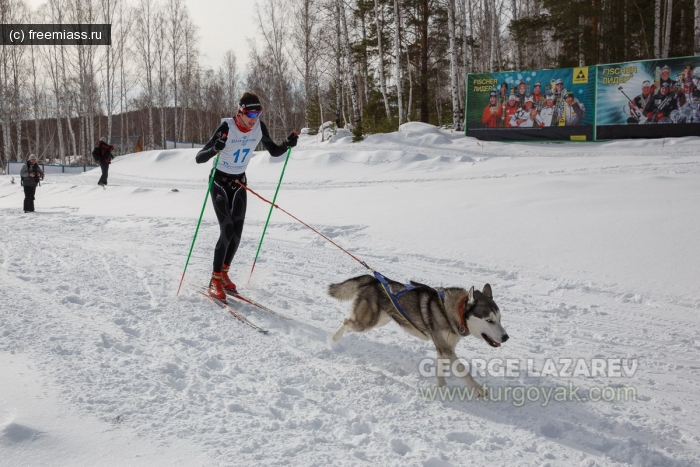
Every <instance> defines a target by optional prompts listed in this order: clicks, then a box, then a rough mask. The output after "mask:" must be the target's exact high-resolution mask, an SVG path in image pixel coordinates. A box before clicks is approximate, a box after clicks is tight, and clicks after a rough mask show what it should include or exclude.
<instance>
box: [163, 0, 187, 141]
mask: <svg viewBox="0 0 700 467" xmlns="http://www.w3.org/2000/svg"><path fill="white" fill-rule="evenodd" d="M188 17H189V14H188V11H187V6H186V5H185V4H184V3H183V0H168V3H167V8H166V21H167V24H168V27H167V36H168V49H169V52H170V71H171V72H172V87H173V108H174V109H173V110H174V115H173V119H174V121H173V125H174V130H173V134H174V135H175V138H176V139H177V135H178V130H179V105H180V94H179V91H180V77H179V76H180V75H179V74H178V73H179V71H180V67H182V65H183V50H184V47H185V36H184V34H183V32H184V29H185V27H186V25H187V18H188Z"/></svg>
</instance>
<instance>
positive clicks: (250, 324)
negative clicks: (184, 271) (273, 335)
mask: <svg viewBox="0 0 700 467" xmlns="http://www.w3.org/2000/svg"><path fill="white" fill-rule="evenodd" d="M192 286H193V287H194V288H195V290H196V291H197V292H198V293H200V294H202V295H203V296H204V297H205V298H208V299H209V301H211V302H212V303H214V304H215V305H217V306H218V307H219V308H222V309H225V310H228V312H229V313H230V314H231V316H233V317H234V318H236V319H237V320H238V321H240V322H241V323H243V324H245V325H246V326H248V327H250V328H252V329H255V330H256V331H258V332H259V333H261V334H267V333H268V331H267V329H264V328H261V327H260V326H258V325H257V324H255V323H253V322H252V321H250V320H249V319H248V318H246V317H245V316H243V315H242V314H240V313H238V312H237V311H236V310H234V309H233V308H231V305H229V304H228V303H226V302H224V301H222V300H219V299H217V298H214V297H211V296H210V295H209V294H208V293H207V292H206V291H205V290H206V288H205V287H201V286H198V285H192ZM202 289H203V290H202Z"/></svg>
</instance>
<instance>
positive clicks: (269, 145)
mask: <svg viewBox="0 0 700 467" xmlns="http://www.w3.org/2000/svg"><path fill="white" fill-rule="evenodd" d="M260 129H261V130H262V139H261V140H260V142H261V143H262V145H263V147H264V148H265V149H266V150H267V152H269V153H270V155H271V156H272V157H279V156H281V155H282V154H284V153H285V152H287V148H288V146H287V145H286V144H285V143H282V144H280V145H279V146H278V145H277V144H276V143H275V142H274V141H273V140H272V138H270V133H268V131H267V127H266V126H265V124H264V123H263V122H262V121H261V122H260Z"/></svg>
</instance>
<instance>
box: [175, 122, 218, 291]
mask: <svg viewBox="0 0 700 467" xmlns="http://www.w3.org/2000/svg"><path fill="white" fill-rule="evenodd" d="M223 137H224V138H226V133H224V134H223ZM220 155H221V151H218V152H217V153H216V160H215V161H214V168H213V169H212V171H211V175H210V176H209V186H208V187H207V194H206V195H204V204H202V212H200V213H199V220H198V221H197V228H196V229H195V231H194V237H192V244H191V245H190V252H189V253H188V254H187V261H186V262H185V270H184V271H182V277H181V278H180V285H178V286H177V293H176V294H175V295H176V296H177V295H180V288H181V287H182V281H184V280H185V273H186V272H187V265H188V264H190V257H191V256H192V250H193V249H194V242H195V240H197V233H198V232H199V225H200V224H201V223H202V216H204V208H206V207H207V198H209V192H210V191H211V185H212V183H213V182H214V173H215V172H216V167H217V166H218V165H219V156H220Z"/></svg>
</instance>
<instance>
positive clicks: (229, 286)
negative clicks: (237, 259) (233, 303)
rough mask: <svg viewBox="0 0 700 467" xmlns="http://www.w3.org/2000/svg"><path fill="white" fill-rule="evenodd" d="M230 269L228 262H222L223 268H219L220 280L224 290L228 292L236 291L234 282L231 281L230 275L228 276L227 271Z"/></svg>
mask: <svg viewBox="0 0 700 467" xmlns="http://www.w3.org/2000/svg"><path fill="white" fill-rule="evenodd" d="M229 269H230V266H229V265H228V264H224V267H223V269H222V270H221V282H222V284H223V285H224V290H228V291H230V292H236V284H234V283H233V281H232V280H231V278H230V277H228V271H229Z"/></svg>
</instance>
